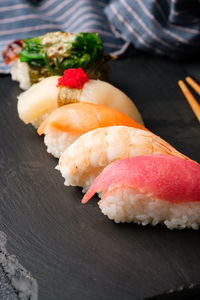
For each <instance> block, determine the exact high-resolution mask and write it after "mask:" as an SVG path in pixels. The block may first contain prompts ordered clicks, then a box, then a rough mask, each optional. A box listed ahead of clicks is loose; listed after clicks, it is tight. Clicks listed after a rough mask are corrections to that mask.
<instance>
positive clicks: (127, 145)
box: [57, 126, 189, 191]
mask: <svg viewBox="0 0 200 300" xmlns="http://www.w3.org/2000/svg"><path fill="white" fill-rule="evenodd" d="M147 154H168V155H171V156H177V157H182V158H185V159H189V158H187V157H186V156H184V155H183V154H182V153H180V152H178V151H177V150H176V149H175V148H173V147H172V146H171V145H169V144H168V143H167V142H165V141H164V140H162V139H161V138H160V137H158V136H156V135H155V134H153V133H151V132H149V131H145V130H142V129H136V128H133V127H127V126H111V127H104V128H98V129H95V130H92V131H89V132H87V133H85V134H83V135H81V136H80V137H79V138H78V139H77V140H76V141H75V142H74V143H73V144H72V145H70V146H69V147H68V148H67V149H66V150H65V151H64V152H63V154H62V155H61V157H60V160H59V165H58V166H57V169H58V170H60V172H61V174H62V176H63V177H64V179H65V183H64V184H65V185H67V186H69V185H73V186H81V187H83V188H84V190H85V191H86V190H87V189H88V188H89V187H90V185H91V184H92V182H93V181H94V179H95V178H96V177H97V175H99V174H100V173H101V171H102V170H103V169H104V168H105V167H106V166H107V165H108V164H110V163H111V162H113V161H115V160H118V159H123V158H128V157H133V156H139V155H147Z"/></svg>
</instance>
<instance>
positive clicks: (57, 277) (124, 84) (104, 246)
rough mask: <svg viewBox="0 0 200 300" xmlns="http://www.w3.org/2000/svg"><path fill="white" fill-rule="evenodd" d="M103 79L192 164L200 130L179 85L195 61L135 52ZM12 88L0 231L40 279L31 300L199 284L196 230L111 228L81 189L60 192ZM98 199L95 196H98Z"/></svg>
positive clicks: (0, 177)
mask: <svg viewBox="0 0 200 300" xmlns="http://www.w3.org/2000/svg"><path fill="white" fill-rule="evenodd" d="M111 71H112V74H111V81H112V83H113V84H115V85H116V86H118V87H119V88H121V89H122V90H123V91H124V92H126V93H127V94H128V95H129V96H130V97H131V98H132V99H134V101H135V103H136V104H137V106H138V108H139V109H140V111H141V112H142V114H143V117H144V121H145V123H146V126H147V127H148V128H149V129H150V130H152V131H153V132H155V133H156V134H158V135H160V136H162V137H163V138H164V139H166V140H167V141H168V142H169V143H171V144H172V145H173V146H175V147H177V149H178V150H180V151H182V152H184V154H186V155H189V156H190V157H191V158H192V159H195V160H197V161H198V162H200V152H199V149H200V124H199V123H198V122H197V120H196V118H195V116H194V115H193V113H192V111H191V109H190V107H189V106H188V104H187V103H186V101H185V99H184V97H183V95H182V93H181V92H180V90H179V88H178V86H177V81H178V80H179V79H184V77H185V76H186V75H191V76H193V77H194V78H196V79H197V80H198V79H200V63H199V62H196V61H195V62H173V61H169V60H167V59H163V58H157V57H151V56H148V55H140V56H136V57H133V58H132V59H126V60H121V61H114V62H112V63H111ZM19 92H20V90H19V88H18V85H17V83H15V82H11V80H10V77H9V76H1V78H0V98H1V99H0V108H1V110H0V141H1V142H0V143H1V147H0V187H1V193H0V205H1V206H0V207H1V209H0V230H2V231H4V232H5V233H6V234H7V237H8V242H7V248H8V251H9V253H12V254H15V255H16V256H17V258H18V259H19V261H20V263H21V264H22V265H23V266H24V267H25V268H26V269H27V270H29V271H30V272H31V273H32V275H33V276H34V277H35V278H36V279H37V281H38V287H39V299H44V300H47V299H48V300H51V299H57V300H59V299H76V300H79V299H81V300H85V299H87V300H97V299H105V300H106V299H120V300H121V299H126V300H129V299H131V300H133V299H141V298H144V297H150V296H153V295H156V294H160V293H163V292H164V291H166V290H169V289H174V288H176V286H179V285H182V284H186V285H189V284H191V283H193V284H197V283H198V282H199V279H200V263H199V261H200V251H199V247H200V239H199V232H198V231H192V230H184V231H178V230H173V231H170V230H168V229H166V228H165V227H163V226H157V227H155V228H153V227H151V226H147V227H142V226H138V225H135V224H118V225H117V224H114V223H113V222H111V221H109V220H108V219H107V218H106V217H105V216H103V215H102V214H101V212H100V210H99V208H98V206H97V205H96V201H95V200H92V201H90V202H89V203H88V204H87V205H82V204H81V203H80V200H81V197H82V192H81V189H79V188H74V187H71V188H66V187H65V186H64V185H63V178H62V177H61V175H60V173H59V172H58V171H56V170H54V167H55V166H56V163H57V161H56V159H54V158H53V157H51V156H50V155H48V154H47V152H46V148H45V146H44V144H43V142H42V138H41V137H39V136H37V134H36V132H35V130H34V129H33V127H31V126H29V125H28V126H25V125H24V124H23V123H22V122H21V121H20V120H19V119H18V116H17V110H16V96H17V95H18V94H19ZM96 200H97V197H96Z"/></svg>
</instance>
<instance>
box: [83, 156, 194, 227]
mask: <svg viewBox="0 0 200 300" xmlns="http://www.w3.org/2000/svg"><path fill="white" fill-rule="evenodd" d="M100 192H101V200H100V201H99V203H98V205H99V207H100V209H101V211H102V212H103V214H104V215H106V216H108V218H109V219H111V220H114V221H115V222H116V223H119V222H123V223H124V222H128V223H129V222H135V223H138V224H142V225H147V224H152V225H156V224H158V223H162V224H165V225H166V226H167V227H168V228H170V229H173V228H177V229H183V228H186V227H188V228H193V229H198V228H199V224H200V165H199V164H197V163H195V162H193V161H189V160H185V159H181V158H178V157H172V156H168V155H149V156H137V157H132V158H127V159H123V160H118V161H116V162H113V163H111V164H110V165H108V166H107V167H106V168H105V169H104V170H103V172H102V173H101V174H100V175H99V176H98V177H97V178H96V180H95V181H94V183H93V184H92V186H91V187H90V189H89V190H88V192H87V193H86V194H85V196H84V198H83V200H82V202H83V203H86V202H87V201H88V200H89V199H90V198H91V197H92V196H93V195H94V194H95V193H100ZM102 192H103V193H102Z"/></svg>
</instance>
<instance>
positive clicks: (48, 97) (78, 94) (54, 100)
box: [17, 68, 144, 128]
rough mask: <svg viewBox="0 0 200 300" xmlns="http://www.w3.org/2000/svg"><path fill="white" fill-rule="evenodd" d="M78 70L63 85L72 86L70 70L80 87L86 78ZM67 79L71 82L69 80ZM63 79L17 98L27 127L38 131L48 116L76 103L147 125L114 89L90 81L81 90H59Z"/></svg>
mask: <svg viewBox="0 0 200 300" xmlns="http://www.w3.org/2000/svg"><path fill="white" fill-rule="evenodd" d="M79 69H80V68H79ZM79 69H69V70H67V71H65V75H64V76H65V79H66V80H65V81H64V82H66V81H67V79H68V84H69V83H70V81H71V76H72V75H71V74H72V71H71V70H75V71H73V76H74V78H72V79H73V83H74V81H75V80H76V82H77V84H78V85H79V83H80V81H81V80H82V78H83V77H84V74H83V71H82V72H81V71H80V70H79ZM85 75H86V74H85ZM67 76H68V77H70V78H66V77H67ZM84 78H85V77H84ZM61 79H62V77H60V76H52V77H49V78H46V79H44V80H42V81H40V82H39V83H37V84H34V85H33V86H32V87H31V88H30V89H28V90H27V91H25V92H23V93H21V94H20V95H19V96H18V105H17V109H18V114H19V117H20V119H21V120H22V121H23V122H24V123H26V124H28V123H32V124H33V125H34V126H35V127H36V128H38V127H39V126H40V125H41V123H42V122H43V120H44V119H45V118H46V117H47V115H48V114H49V113H50V112H52V111H53V110H54V109H56V108H57V107H59V106H62V105H65V104H70V103H75V102H90V103H94V104H102V105H106V106H108V107H111V108H114V109H117V110H119V111H121V112H123V113H125V114H127V115H128V116H129V117H131V118H133V119H134V120H135V121H137V122H138V123H140V124H142V125H143V124H144V123H143V121H142V117H141V115H140V113H139V111H138V109H137V108H136V106H135V104H134V103H133V102H132V101H131V99H130V98H128V96H126V95H125V94H124V93H123V92H122V91H120V90H119V89H117V88H116V87H114V86H113V85H111V84H109V83H107V82H104V81H101V80H89V78H88V80H89V81H87V80H86V81H87V82H86V81H84V82H85V83H83V85H82V87H80V86H79V88H76V87H69V86H66V85H62V84H61V85H59V86H58V83H59V82H61ZM73 86H76V85H73Z"/></svg>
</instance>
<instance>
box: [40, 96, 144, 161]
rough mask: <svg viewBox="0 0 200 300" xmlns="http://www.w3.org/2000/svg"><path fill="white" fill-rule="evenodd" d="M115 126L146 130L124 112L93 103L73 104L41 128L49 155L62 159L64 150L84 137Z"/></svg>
mask: <svg viewBox="0 0 200 300" xmlns="http://www.w3.org/2000/svg"><path fill="white" fill-rule="evenodd" d="M113 125H125V126H132V127H136V128H140V129H144V130H145V127H144V126H142V125H141V124H139V123H137V122H135V121H134V120H133V119H131V118H130V117H128V116H127V115H125V114H124V113H122V112H120V111H118V110H116V109H113V108H110V107H107V106H105V105H99V104H93V103H84V102H83V103H81V102H80V103H73V104H68V105H64V106H62V107H59V108H57V109H56V110H54V111H53V112H52V113H51V114H50V115H49V116H48V117H47V118H46V120H45V121H44V122H43V123H42V125H41V126H40V127H39V128H38V134H39V135H41V134H43V133H44V134H45V138H44V143H45V144H46V146H47V152H49V153H51V154H53V155H54V156H55V157H58V158H59V157H60V155H61V154H62V153H63V151H64V150H65V149H66V148H67V147H68V146H69V145H71V144H72V143H73V142H74V141H75V140H76V139H77V138H78V137H79V136H80V135H82V134H84V133H86V132H88V131H90V130H93V129H96V128H100V127H107V126H113Z"/></svg>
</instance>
